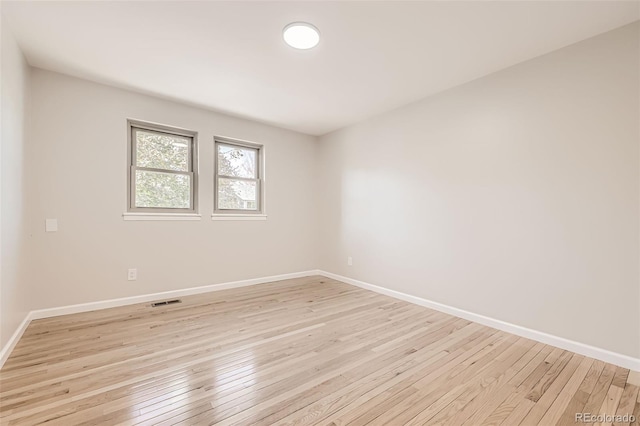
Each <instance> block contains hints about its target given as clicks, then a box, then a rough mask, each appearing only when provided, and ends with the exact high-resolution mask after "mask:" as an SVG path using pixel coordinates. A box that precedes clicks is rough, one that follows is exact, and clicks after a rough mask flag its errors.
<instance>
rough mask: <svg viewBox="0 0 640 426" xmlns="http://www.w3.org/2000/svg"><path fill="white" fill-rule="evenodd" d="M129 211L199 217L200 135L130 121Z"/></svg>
mask: <svg viewBox="0 0 640 426" xmlns="http://www.w3.org/2000/svg"><path fill="white" fill-rule="evenodd" d="M129 138H130V143H129V148H130V150H129V157H130V162H129V209H128V210H129V211H130V212H150V213H195V212H196V210H197V190H196V188H197V178H198V175H197V170H196V169H197V149H196V143H197V133H196V132H192V131H189V130H183V129H177V128H173V127H168V126H161V125H156V124H150V123H143V122H138V121H132V120H129Z"/></svg>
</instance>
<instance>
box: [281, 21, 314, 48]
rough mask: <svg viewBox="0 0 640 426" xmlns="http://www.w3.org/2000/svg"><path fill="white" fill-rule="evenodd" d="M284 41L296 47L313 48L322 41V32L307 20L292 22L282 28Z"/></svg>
mask: <svg viewBox="0 0 640 426" xmlns="http://www.w3.org/2000/svg"><path fill="white" fill-rule="evenodd" d="M282 37H283V38H284V41H285V42H286V43H287V44H288V45H289V46H291V47H295V48H296V49H311V48H312V47H314V46H315V45H317V44H318V42H319V41H320V32H319V31H318V29H317V28H316V27H314V26H313V25H311V24H308V23H306V22H292V23H291V24H289V25H287V26H286V27H284V30H282Z"/></svg>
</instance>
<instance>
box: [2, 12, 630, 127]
mask: <svg viewBox="0 0 640 426" xmlns="http://www.w3.org/2000/svg"><path fill="white" fill-rule="evenodd" d="M639 9H640V3H639V2H637V1H627V2H616V1H604V2H594V1H565V2H560V1H532V2H524V1H502V2H490V1H468V2H467V1H465V2H460V1H457V2H456V1H440V2H399V1H387V2H365V1H352V2H346V1H345V2H266V1H261V2H242V1H234V2H184V1H183V2H179V1H178V2H165V1H155V2H118V1H107V2H57V1H49V2H26V1H21V2H3V3H2V13H3V15H5V17H6V18H7V21H5V22H8V23H9V26H10V27H11V29H12V32H14V34H15V36H16V39H17V40H18V43H19V45H20V46H21V47H22V49H23V50H24V52H25V55H26V57H27V59H28V61H29V63H30V64H31V65H33V66H36V67H40V68H44V69H49V70H53V71H58V72H61V73H65V74H70V75H74V76H78V77H81V78H86V79H89V80H94V81H98V82H102V83H106V84H110V85H114V86H118V87H123V88H128V89H133V90H136V91H140V92H144V93H149V94H154V95H159V96H162V97H167V98H171V99H175V100H179V101H181V102H186V103H189V104H194V105H198V106H203V107H206V108H209V109H213V110H217V111H222V112H226V113H230V114H233V115H238V116H242V117H247V118H250V119H254V120H258V121H262V122H267V123H270V124H274V125H277V126H281V127H285V128H289V129H293V130H297V131H300V132H303V133H308V134H313V135H320V134H324V133H327V132H330V131H332V130H335V129H338V128H340V127H343V126H346V125H349V124H352V123H354V122H357V121H360V120H363V119H365V118H368V117H371V116H373V115H375V114H378V113H381V112H384V111H387V110H390V109H393V108H396V107H399V106H401V105H404V104H407V103H410V102H412V101H415V100H418V99H421V98H423V97H425V96H427V95H429V94H432V93H435V92H438V91H442V90H444V89H447V88H450V87H453V86H456V85H459V84H461V83H464V82H467V81H469V80H472V79H475V78H478V77H480V76H483V75H486V74H488V73H491V72H493V71H497V70H499V69H502V68H505V67H508V66H510V65H514V64H516V63H518V62H522V61H524V60H527V59H530V58H533V57H535V56H539V55H541V54H544V53H547V52H550V51H552V50H556V49H558V48H560V47H563V46H566V45H568V44H571V43H574V42H577V41H579V40H583V39H585V38H588V37H591V36H594V35H596V34H599V33H602V32H606V31H608V30H611V29H614V28H617V27H620V26H622V25H625V24H627V23H630V22H632V21H635V20H638V19H639V18H640V12H639ZM293 21H308V22H310V23H312V24H313V25H315V26H317V27H318V28H319V29H320V32H321V41H320V44H319V45H318V46H317V47H316V48H314V49H311V50H309V51H298V50H295V49H292V48H290V47H288V46H287V45H285V44H284V43H283V41H282V37H281V31H282V28H283V27H284V26H285V25H286V24H288V23H290V22H293Z"/></svg>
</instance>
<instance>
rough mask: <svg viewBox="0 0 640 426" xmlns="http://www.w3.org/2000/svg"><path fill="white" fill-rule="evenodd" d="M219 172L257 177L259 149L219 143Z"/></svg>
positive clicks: (227, 174) (226, 174) (236, 175)
mask: <svg viewBox="0 0 640 426" xmlns="http://www.w3.org/2000/svg"><path fill="white" fill-rule="evenodd" d="M217 146H218V174H219V175H223V176H233V177H242V178H251V179H256V178H257V177H258V168H257V157H258V155H257V154H258V150H257V149H251V148H243V147H239V146H231V145H223V144H218V145H217Z"/></svg>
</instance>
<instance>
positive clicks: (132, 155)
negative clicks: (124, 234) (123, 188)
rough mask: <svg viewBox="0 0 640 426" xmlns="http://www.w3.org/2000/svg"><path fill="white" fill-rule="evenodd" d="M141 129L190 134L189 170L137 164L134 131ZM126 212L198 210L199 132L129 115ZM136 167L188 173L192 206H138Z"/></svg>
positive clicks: (146, 169) (170, 212) (183, 135)
mask: <svg viewBox="0 0 640 426" xmlns="http://www.w3.org/2000/svg"><path fill="white" fill-rule="evenodd" d="M138 130H142V131H147V132H151V133H160V134H166V135H169V136H177V137H182V138H187V139H189V140H190V141H191V143H190V146H189V150H188V171H187V172H182V171H177V170H170V169H156V168H152V167H138V166H137V165H136V144H137V139H136V137H135V133H136V131H138ZM127 135H128V137H127V160H128V167H127V213H148V214H149V213H151V214H153V213H159V214H163V215H172V214H174V215H176V216H181V215H182V216H183V215H185V214H193V215H195V214H197V213H198V198H199V197H198V132H196V131H194V130H188V129H183V128H179V127H174V126H168V125H164V124H159V123H152V122H148V121H141V120H134V119H127ZM136 170H145V171H150V172H159V173H171V174H178V175H187V176H190V177H191V193H190V204H191V205H190V207H189V208H171V207H136V206H135V195H136V191H135V184H136V182H135V172H136Z"/></svg>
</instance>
